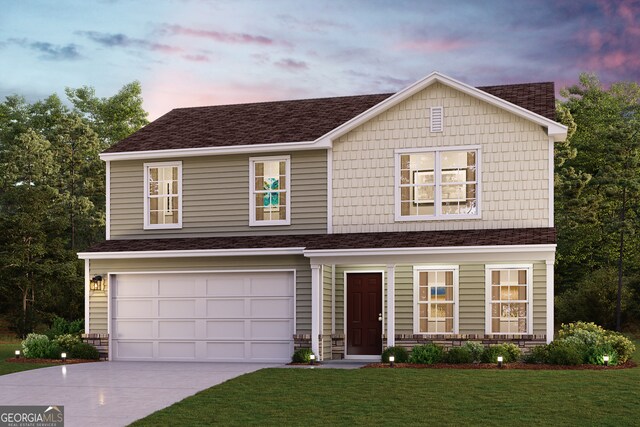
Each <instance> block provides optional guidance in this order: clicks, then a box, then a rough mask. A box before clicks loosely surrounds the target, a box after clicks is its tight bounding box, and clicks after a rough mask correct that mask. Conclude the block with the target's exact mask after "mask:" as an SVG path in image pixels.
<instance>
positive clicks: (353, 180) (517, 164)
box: [79, 73, 567, 361]
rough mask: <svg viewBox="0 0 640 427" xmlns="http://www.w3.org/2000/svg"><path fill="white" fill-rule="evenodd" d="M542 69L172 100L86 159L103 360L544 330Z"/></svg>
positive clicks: (554, 129)
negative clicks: (346, 92)
mask: <svg viewBox="0 0 640 427" xmlns="http://www.w3.org/2000/svg"><path fill="white" fill-rule="evenodd" d="M554 102H555V98H554V88H553V84H552V83H533V84H518V85H506V86H491V87H481V88H474V87H471V86H468V85H466V84H464V83H461V82H459V81H456V80H454V79H452V78H449V77H447V76H444V75H442V74H438V73H433V74H430V75H429V76H427V77H425V78H424V79H422V80H420V81H418V82H416V83H414V84H412V85H411V86H409V87H407V88H406V89H404V90H402V91H400V92H398V93H395V94H378V95H364V96H349V97H336V98H323V99H307V100H294V101H282V102H265V103H255V104H241V105H222V106H213V107H197V108H181V109H175V110H173V111H171V112H169V113H168V114H166V115H164V116H162V117H161V118H159V119H157V120H156V121H154V122H152V123H150V124H149V125H148V126H146V127H145V128H143V129H141V130H140V131H138V132H136V133H134V134H133V135H131V136H130V137H128V138H126V139H124V140H123V141H120V142H119V143H117V144H115V145H114V146H113V147H111V148H110V149H108V150H107V151H106V152H104V153H103V154H102V155H101V158H102V159H103V160H104V161H105V162H106V188H107V224H106V229H107V236H106V237H107V240H106V241H105V242H103V243H100V244H98V245H96V246H94V247H92V248H91V249H89V250H87V251H86V252H83V253H81V254H79V256H80V258H82V259H84V260H85V263H86V264H85V265H86V281H85V282H86V331H87V332H88V333H97V334H109V356H110V358H111V359H115V360H185V361H288V360H289V359H290V357H291V354H292V352H293V350H294V347H299V346H308V347H311V348H312V349H313V351H314V352H315V353H316V354H317V355H318V357H319V358H321V359H332V358H342V357H345V358H359V359H363V358H379V355H380V353H381V351H382V350H383V348H384V347H385V346H392V345H403V346H407V347H411V346H412V345H414V344H415V343H417V342H424V341H429V340H434V341H437V342H440V343H445V344H449V345H459V343H460V342H462V341H464V340H470V339H471V340H476V341H480V342H485V343H487V342H496V341H511V342H515V343H517V344H519V345H521V346H526V345H530V344H532V343H540V342H545V341H546V342H548V341H550V340H552V339H553V330H554V324H553V296H554V292H553V267H554V256H555V247H556V245H555V239H556V237H555V231H554V222H553V221H554V219H553V153H554V142H555V141H560V140H563V139H564V138H565V137H566V133H567V129H566V127H565V126H563V125H561V124H559V123H557V122H555V121H554V119H555V105H554Z"/></svg>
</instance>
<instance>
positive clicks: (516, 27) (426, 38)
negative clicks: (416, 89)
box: [0, 0, 640, 120]
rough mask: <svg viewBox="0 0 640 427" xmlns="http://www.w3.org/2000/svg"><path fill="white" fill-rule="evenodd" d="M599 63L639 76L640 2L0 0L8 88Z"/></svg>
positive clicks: (344, 87) (154, 105)
mask: <svg viewBox="0 0 640 427" xmlns="http://www.w3.org/2000/svg"><path fill="white" fill-rule="evenodd" d="M433 71H438V72H441V73H443V74H446V75H448V76H450V77H453V78H455V79H457V80H460V81H462V82H464V83H468V84H470V85H474V86H482V85H498V84H509V83H525V82H539V81H553V82H555V84H556V89H557V90H559V89H560V88H562V87H567V86H570V85H573V84H575V83H577V80H578V76H579V74H580V73H581V72H594V73H596V74H597V75H598V76H599V77H600V80H601V81H602V82H603V83H605V84H609V83H612V82H616V81H621V80H626V81H636V82H638V81H640V0H445V1H441V0H421V1H418V0H366V1H365V0H348V1H338V0H335V1H323V0H291V1H288V0H236V1H230V0H152V1H147V0H47V1H45V0H39V1H38V0H21V1H14V0H0V99H4V97H5V96H7V95H11V94H19V95H22V96H24V97H25V98H27V100H29V101H31V102H33V101H35V100H37V99H42V98H45V97H47V96H49V95H51V94H53V93H57V94H59V95H60V96H64V89H65V87H72V88H77V87H81V86H92V87H94V88H95V90H96V93H97V95H98V96H101V97H108V96H112V95H113V94H115V93H116V92H117V91H118V90H119V89H120V88H121V87H122V86H123V85H125V84H127V83H129V82H132V81H134V80H137V81H139V82H140V83H141V85H142V91H143V94H142V95H143V98H144V108H145V109H146V110H147V111H148V112H149V118H150V119H152V120H153V119H155V118H157V117H159V116H161V115H162V114H164V113H166V112H168V111H169V110H171V109H172V108H177V107H188V106H200V105H217V104H230V103H243V102H259V101H271V100H284V99H299V98H316V97H325V96H342V95H356V94H370V93H382V92H396V91H398V90H401V89H403V88H404V87H406V86H408V85H409V84H411V83H413V82H415V81H417V80H419V79H421V78H422V77H424V76H426V75H428V74H430V73H431V72H433Z"/></svg>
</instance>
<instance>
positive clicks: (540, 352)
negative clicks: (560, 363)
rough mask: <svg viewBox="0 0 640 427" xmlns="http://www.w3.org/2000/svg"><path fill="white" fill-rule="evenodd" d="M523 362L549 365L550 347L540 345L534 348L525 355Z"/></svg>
mask: <svg viewBox="0 0 640 427" xmlns="http://www.w3.org/2000/svg"><path fill="white" fill-rule="evenodd" d="M522 360H523V361H524V363H548V360H549V346H548V345H538V346H535V347H533V348H532V349H531V351H530V352H529V353H528V354H525V355H524V357H523V358H522Z"/></svg>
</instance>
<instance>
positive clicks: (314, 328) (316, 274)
mask: <svg viewBox="0 0 640 427" xmlns="http://www.w3.org/2000/svg"><path fill="white" fill-rule="evenodd" d="M320 279H321V277H320V265H318V264H311V351H313V354H315V355H316V357H318V359H320V339H319V335H320Z"/></svg>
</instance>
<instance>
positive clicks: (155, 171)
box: [144, 162, 182, 229]
mask: <svg viewBox="0 0 640 427" xmlns="http://www.w3.org/2000/svg"><path fill="white" fill-rule="evenodd" d="M144 181H145V187H144V228H145V229H154V228H181V227H182V162H166V163H145V165H144Z"/></svg>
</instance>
